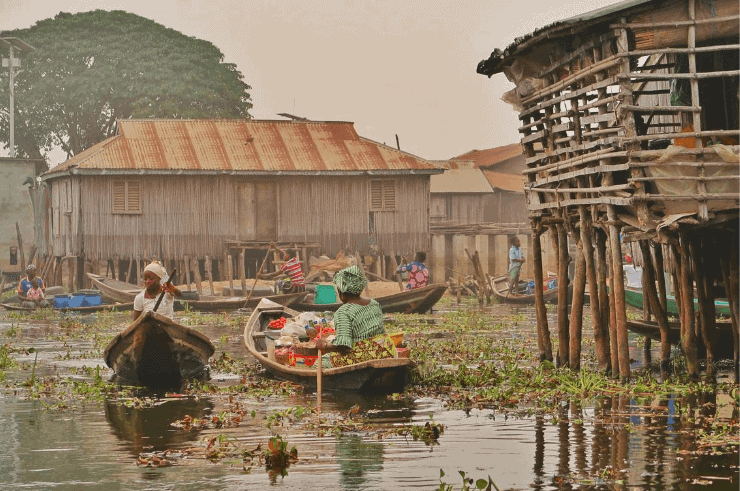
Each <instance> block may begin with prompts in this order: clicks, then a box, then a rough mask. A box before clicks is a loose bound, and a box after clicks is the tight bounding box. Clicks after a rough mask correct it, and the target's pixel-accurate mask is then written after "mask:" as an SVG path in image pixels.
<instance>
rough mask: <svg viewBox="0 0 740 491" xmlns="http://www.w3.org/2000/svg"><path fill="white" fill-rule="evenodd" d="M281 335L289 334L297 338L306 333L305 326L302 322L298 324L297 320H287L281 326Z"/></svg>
mask: <svg viewBox="0 0 740 491" xmlns="http://www.w3.org/2000/svg"><path fill="white" fill-rule="evenodd" d="M280 335H281V336H291V337H293V338H295V339H298V338H299V337H301V336H305V335H306V328H305V327H303V324H298V323H297V322H288V323H287V324H285V327H283V329H282V331H280Z"/></svg>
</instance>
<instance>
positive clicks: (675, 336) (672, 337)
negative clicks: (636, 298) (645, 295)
mask: <svg viewBox="0 0 740 491" xmlns="http://www.w3.org/2000/svg"><path fill="white" fill-rule="evenodd" d="M669 326H670V329H669V330H668V341H669V342H670V344H672V345H674V346H676V345H680V344H681V324H680V323H678V322H671V323H669ZM716 326H717V327H716V337H717V338H716V342H715V346H716V349H715V356H716V357H717V358H732V357H733V352H734V345H735V342H734V340H733V338H732V323H731V322H717V323H716ZM627 329H628V330H630V331H632V332H634V333H636V334H640V335H642V336H645V337H648V338H650V339H653V340H655V341H660V328H659V327H658V323H657V322H655V321H643V320H629V319H627ZM700 355H701V354H700Z"/></svg>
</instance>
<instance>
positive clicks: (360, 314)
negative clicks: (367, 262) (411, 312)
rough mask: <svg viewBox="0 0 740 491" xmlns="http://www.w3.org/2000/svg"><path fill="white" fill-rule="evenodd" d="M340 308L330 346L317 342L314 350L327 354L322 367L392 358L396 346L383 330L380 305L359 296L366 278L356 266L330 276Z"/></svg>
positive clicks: (335, 316)
mask: <svg viewBox="0 0 740 491" xmlns="http://www.w3.org/2000/svg"><path fill="white" fill-rule="evenodd" d="M334 284H335V285H336V286H337V291H338V292H339V299H340V300H341V301H342V306H341V307H339V309H337V311H336V312H335V313H334V330H335V331H336V337H335V338H334V340H333V341H332V342H330V343H327V342H326V341H325V340H323V339H322V340H319V342H318V343H317V347H318V348H319V349H321V350H322V351H323V352H328V355H326V356H325V357H324V360H323V365H324V366H325V367H327V368H332V367H343V366H346V365H353V364H355V363H361V362H363V361H368V360H376V359H382V358H395V357H396V347H395V345H394V344H393V340H392V339H391V338H390V336H388V334H387V333H386V332H385V327H383V311H382V310H381V308H380V304H379V303H378V302H377V301H376V300H374V299H371V298H366V297H363V296H362V290H363V289H364V288H365V285H367V279H366V278H365V275H363V274H362V271H361V270H360V268H358V267H357V266H350V267H349V268H344V269H342V270H340V271H338V272H337V273H336V274H335V275H334Z"/></svg>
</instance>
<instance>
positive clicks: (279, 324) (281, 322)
mask: <svg viewBox="0 0 740 491" xmlns="http://www.w3.org/2000/svg"><path fill="white" fill-rule="evenodd" d="M287 320H288V319H286V318H285V317H281V318H279V319H275V320H274V321H271V322H270V323H269V324H267V326H268V327H270V328H272V329H282V328H283V327H285V322H286V321H287Z"/></svg>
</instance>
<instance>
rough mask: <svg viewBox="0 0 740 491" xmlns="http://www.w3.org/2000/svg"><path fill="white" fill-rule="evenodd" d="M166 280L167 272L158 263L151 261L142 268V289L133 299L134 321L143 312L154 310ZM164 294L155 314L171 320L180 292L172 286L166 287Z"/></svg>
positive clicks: (180, 295)
mask: <svg viewBox="0 0 740 491" xmlns="http://www.w3.org/2000/svg"><path fill="white" fill-rule="evenodd" d="M166 279H167V271H166V270H165V269H164V266H162V264H161V263H160V262H159V261H152V262H151V263H149V264H148V265H147V267H146V268H144V289H143V290H142V291H141V293H139V294H138V295H136V298H134V311H133V316H134V320H136V319H138V318H139V316H140V315H141V314H143V313H144V312H149V311H150V310H154V306H155V305H156V304H157V299H158V298H159V295H160V294H161V293H162V291H164V290H165V280H166ZM166 292H167V293H165V295H164V297H163V298H162V302H161V303H160V304H159V307H158V308H157V313H158V314H161V315H164V316H165V317H169V318H172V316H173V315H175V297H177V298H180V297H182V292H181V291H180V289H179V288H177V287H176V286H175V285H172V284H170V285H167V288H166Z"/></svg>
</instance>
